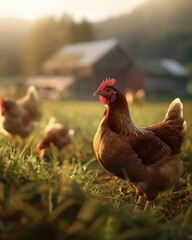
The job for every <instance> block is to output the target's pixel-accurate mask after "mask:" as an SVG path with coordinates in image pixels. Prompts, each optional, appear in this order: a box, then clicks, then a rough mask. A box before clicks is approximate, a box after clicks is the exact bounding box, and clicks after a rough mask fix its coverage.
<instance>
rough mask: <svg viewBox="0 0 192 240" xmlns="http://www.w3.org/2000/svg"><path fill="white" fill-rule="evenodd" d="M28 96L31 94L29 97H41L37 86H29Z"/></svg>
mask: <svg viewBox="0 0 192 240" xmlns="http://www.w3.org/2000/svg"><path fill="white" fill-rule="evenodd" d="M27 96H29V97H30V96H33V97H34V98H35V99H38V98H39V94H38V92H37V89H36V88H35V86H29V88H28V89H27Z"/></svg>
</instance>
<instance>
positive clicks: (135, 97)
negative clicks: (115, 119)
mask: <svg viewBox="0 0 192 240" xmlns="http://www.w3.org/2000/svg"><path fill="white" fill-rule="evenodd" d="M125 97H126V100H127V102H128V104H129V105H135V106H137V107H141V106H142V105H143V104H144V102H145V98H146V93H145V90H144V89H142V88H141V89H139V90H137V91H136V92H135V91H133V90H132V89H130V88H128V89H126V92H125Z"/></svg>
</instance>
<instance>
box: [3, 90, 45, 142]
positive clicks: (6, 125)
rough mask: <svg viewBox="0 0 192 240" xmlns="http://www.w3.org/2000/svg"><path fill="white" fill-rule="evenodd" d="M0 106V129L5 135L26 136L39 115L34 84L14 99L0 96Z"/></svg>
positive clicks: (30, 131) (31, 130)
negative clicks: (21, 96) (19, 97)
mask: <svg viewBox="0 0 192 240" xmlns="http://www.w3.org/2000/svg"><path fill="white" fill-rule="evenodd" d="M0 106H1V126H0V128H1V129H0V130H1V131H2V132H3V133H4V134H5V135H11V136H20V137H21V138H22V139H24V138H26V137H28V136H29V135H30V134H31V133H32V132H33V130H34V129H35V127H36V126H37V123H38V120H39V119H40V116H41V108H40V101H39V96H38V93H37V90H36V89H35V87H34V86H30V87H29V88H28V90H27V93H26V95H25V96H24V97H23V98H21V99H18V100H16V101H15V100H11V99H5V98H2V99H1V101H0Z"/></svg>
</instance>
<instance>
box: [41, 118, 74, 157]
mask: <svg viewBox="0 0 192 240" xmlns="http://www.w3.org/2000/svg"><path fill="white" fill-rule="evenodd" d="M74 133H75V131H74V130H73V129H68V128H65V127H64V126H63V125H62V124H60V123H57V122H56V119H55V117H51V118H50V119H49V122H48V124H47V126H46V127H45V131H44V136H43V139H42V141H41V142H40V144H39V146H38V149H37V152H38V154H39V155H40V156H41V157H43V155H44V153H45V151H46V149H48V148H49V147H50V145H51V144H53V145H54V146H55V147H56V148H57V150H58V151H59V152H61V151H62V150H63V149H65V147H66V146H67V145H69V144H70V143H71V142H72V137H73V135H74Z"/></svg>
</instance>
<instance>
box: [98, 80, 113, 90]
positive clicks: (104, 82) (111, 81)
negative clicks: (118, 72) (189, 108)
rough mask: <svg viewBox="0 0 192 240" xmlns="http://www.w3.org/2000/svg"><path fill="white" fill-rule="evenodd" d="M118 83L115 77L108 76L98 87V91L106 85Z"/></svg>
mask: <svg viewBox="0 0 192 240" xmlns="http://www.w3.org/2000/svg"><path fill="white" fill-rule="evenodd" d="M115 83H116V80H115V79H114V78H112V79H110V78H106V79H105V80H103V82H102V83H101V84H100V86H99V87H98V89H97V91H101V90H103V89H104V88H105V87H109V86H113V85H114V84H115Z"/></svg>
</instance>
